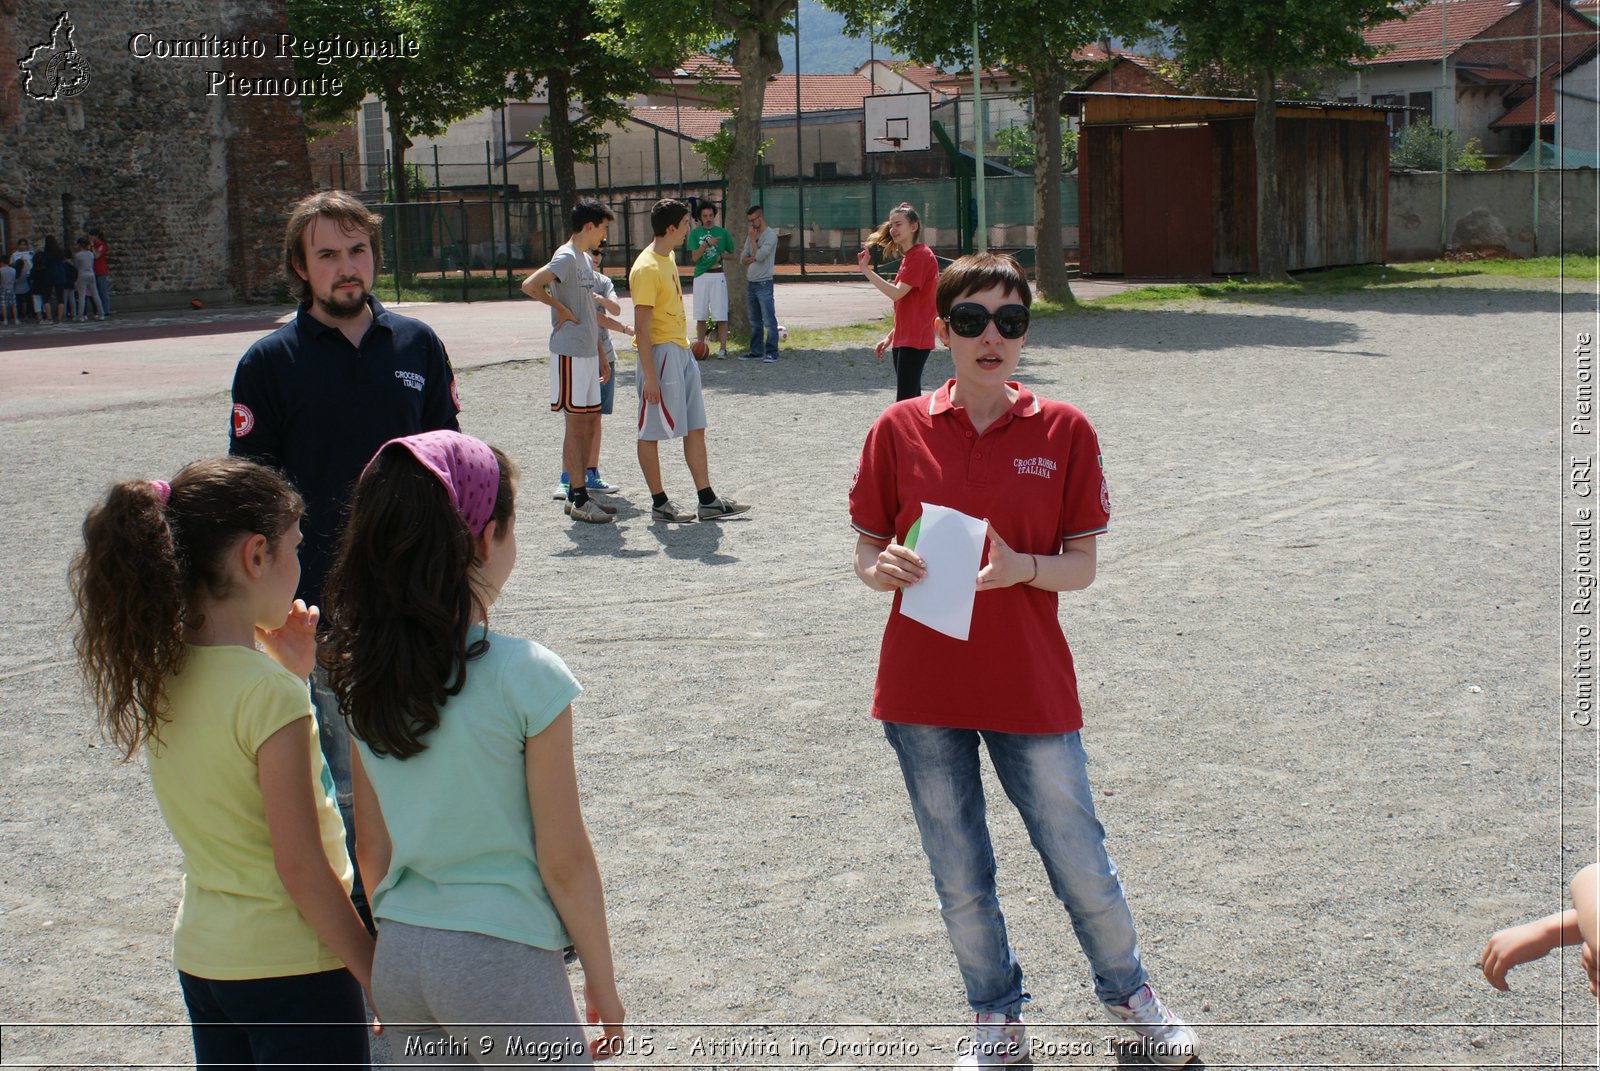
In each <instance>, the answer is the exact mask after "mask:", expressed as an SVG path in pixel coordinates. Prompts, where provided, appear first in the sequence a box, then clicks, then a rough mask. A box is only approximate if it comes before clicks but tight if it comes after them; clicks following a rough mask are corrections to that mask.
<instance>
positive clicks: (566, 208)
mask: <svg viewBox="0 0 1600 1071" xmlns="http://www.w3.org/2000/svg"><path fill="white" fill-rule="evenodd" d="M545 85H546V86H547V87H548V89H549V94H550V114H549V116H548V117H547V118H546V119H545V130H546V132H547V133H548V134H549V137H550V164H551V166H552V167H553V168H554V169H555V173H556V196H557V197H558V198H559V200H560V201H561V215H560V218H559V219H558V220H557V224H558V226H557V227H556V230H557V231H560V230H561V229H562V228H563V227H565V226H567V224H568V222H569V221H570V220H571V219H572V208H573V206H574V205H576V204H577V203H578V178H577V168H578V161H577V156H576V154H575V153H574V152H573V150H572V108H571V103H572V72H570V71H568V70H566V69H564V68H563V69H561V70H553V71H546V72H545ZM599 193H600V191H599V190H596V191H595V195H596V196H599Z"/></svg>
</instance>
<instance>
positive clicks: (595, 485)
mask: <svg viewBox="0 0 1600 1071" xmlns="http://www.w3.org/2000/svg"><path fill="white" fill-rule="evenodd" d="M583 487H584V490H586V491H588V492H590V493H591V494H592V493H594V492H595V491H598V492H600V493H601V494H603V495H614V494H616V493H617V492H618V491H620V490H622V488H620V487H618V486H617V485H616V484H614V483H606V481H605V480H604V479H603V478H602V477H601V475H600V470H599V469H589V470H587V471H586V472H584V474H583Z"/></svg>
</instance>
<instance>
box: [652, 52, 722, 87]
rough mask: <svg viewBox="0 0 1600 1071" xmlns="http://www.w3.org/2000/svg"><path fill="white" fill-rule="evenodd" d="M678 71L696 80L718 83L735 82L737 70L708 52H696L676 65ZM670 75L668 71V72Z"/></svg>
mask: <svg viewBox="0 0 1600 1071" xmlns="http://www.w3.org/2000/svg"><path fill="white" fill-rule="evenodd" d="M678 68H679V69H680V70H685V71H688V72H689V73H690V74H691V75H693V76H694V77H696V78H715V79H716V80H717V81H719V82H737V81H738V80H739V68H737V67H735V66H734V65H733V64H731V63H729V62H728V61H726V60H720V59H718V58H717V57H715V56H713V55H711V54H710V53H709V52H697V53H696V54H694V55H693V56H690V57H689V58H688V59H686V60H684V61H683V62H682V63H681V64H679V65H678ZM668 73H669V74H670V73H671V72H670V71H669V72H668Z"/></svg>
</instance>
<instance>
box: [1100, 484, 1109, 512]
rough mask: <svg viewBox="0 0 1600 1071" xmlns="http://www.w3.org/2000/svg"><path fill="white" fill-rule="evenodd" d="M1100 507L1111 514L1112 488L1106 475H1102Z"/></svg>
mask: <svg viewBox="0 0 1600 1071" xmlns="http://www.w3.org/2000/svg"><path fill="white" fill-rule="evenodd" d="M1100 508H1101V509H1103V510H1105V512H1106V515H1107V516H1110V514H1111V488H1110V486H1109V485H1107V483H1106V478H1105V477H1104V476H1102V477H1100Z"/></svg>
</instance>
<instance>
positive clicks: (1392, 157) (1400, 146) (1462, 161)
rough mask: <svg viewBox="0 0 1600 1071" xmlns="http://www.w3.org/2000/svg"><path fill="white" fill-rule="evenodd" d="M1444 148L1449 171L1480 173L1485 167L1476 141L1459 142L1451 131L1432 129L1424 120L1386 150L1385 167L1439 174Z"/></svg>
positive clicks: (1412, 126)
mask: <svg viewBox="0 0 1600 1071" xmlns="http://www.w3.org/2000/svg"><path fill="white" fill-rule="evenodd" d="M1446 145H1448V146H1449V150H1448V151H1449V154H1450V156H1449V170H1451V171H1482V170H1483V169H1484V167H1485V166H1486V165H1485V163H1484V159H1483V150H1482V148H1481V147H1480V146H1479V145H1478V139H1477V138H1467V139H1466V140H1465V141H1463V140H1462V139H1461V138H1460V137H1458V136H1456V134H1455V133H1454V132H1453V131H1450V130H1446V129H1444V128H1443V127H1437V126H1434V125H1433V124H1432V123H1430V122H1429V121H1428V120H1426V119H1420V120H1418V121H1417V122H1415V123H1412V124H1410V125H1409V126H1407V127H1406V128H1405V129H1404V130H1402V131H1401V132H1400V137H1399V139H1398V140H1396V141H1395V143H1394V148H1392V149H1390V150H1389V166H1390V167H1414V168H1416V169H1417V170H1418V171H1439V170H1443V169H1442V168H1441V167H1440V166H1439V165H1440V164H1441V163H1442V162H1443V161H1444V159H1445V152H1446Z"/></svg>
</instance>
